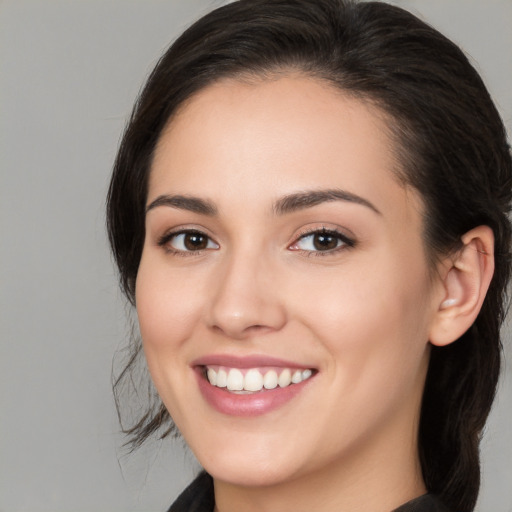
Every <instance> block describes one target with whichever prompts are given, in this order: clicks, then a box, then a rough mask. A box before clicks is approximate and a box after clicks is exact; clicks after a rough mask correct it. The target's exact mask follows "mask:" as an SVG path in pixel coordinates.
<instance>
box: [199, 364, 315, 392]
mask: <svg viewBox="0 0 512 512" xmlns="http://www.w3.org/2000/svg"><path fill="white" fill-rule="evenodd" d="M244 371H245V375H244V373H243V372H242V371H241V370H239V369H238V368H225V367H221V368H218V369H214V368H207V371H206V376H207V378H208V381H209V382H210V384H211V385H212V386H216V387H218V388H227V389H228V390H229V391H233V392H238V391H242V392H243V391H247V392H253V393H254V392H258V391H261V390H262V389H263V388H265V389H275V388H277V386H279V387H280V388H285V387H287V386H289V385H290V384H299V383H301V382H302V381H304V380H307V379H309V378H310V377H311V376H312V375H313V372H312V370H309V369H306V370H291V369H290V368H283V369H282V370H281V373H280V374H279V375H278V373H277V371H276V370H267V371H265V372H264V374H263V373H262V370H259V369H257V368H250V369H248V370H244Z"/></svg>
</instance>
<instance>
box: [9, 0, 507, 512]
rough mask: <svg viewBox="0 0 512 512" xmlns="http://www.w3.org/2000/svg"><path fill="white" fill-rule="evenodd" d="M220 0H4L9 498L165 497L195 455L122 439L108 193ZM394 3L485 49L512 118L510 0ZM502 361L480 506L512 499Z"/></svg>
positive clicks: (120, 336)
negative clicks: (152, 98)
mask: <svg viewBox="0 0 512 512" xmlns="http://www.w3.org/2000/svg"><path fill="white" fill-rule="evenodd" d="M221 3H222V2H221V1H217V2H213V1H208V0H186V1H185V0H183V1H178V0H167V1H163V0H145V1H134V0H88V1H85V0H75V1H71V0H68V1H65V0H39V1H37V0H3V1H0V283H1V286H0V327H1V345H0V351H1V352H0V415H1V416H0V511H3V512H11V511H13V512H14V511H16V512H17V511H31V512H39V511H52V512H64V511H66V512H71V511H111V512H116V511H134V510H145V511H150V510H155V511H159V510H164V509H165V508H166V507H167V506H168V505H169V504H170V502H171V500H172V498H173V497H174V496H176V494H177V493H178V492H179V490H180V489H181V488H182V487H183V486H184V485H185V484H186V482H187V481H188V480H189V479H190V478H191V476H192V474H193V472H194V470H195V463H194V462H193V460H192V458H191V457H190V456H188V455H186V454H185V452H184V451H183V450H182V449H181V447H180V446H179V444H177V445H173V444H172V443H169V442H165V443H160V444H159V443H154V444H152V445H150V446H149V447H147V448H145V449H144V450H142V451H141V452H139V453H137V454H136V455H134V456H131V457H126V456H125V455H123V452H122V450H120V449H119V447H120V444H121V437H120V436H119V434H118V433H117V429H118V426H117V422H116V421H117V420H116V416H115V413H114V406H113V400H112V397H111V390H110V369H111V358H112V355H113V353H114V351H115V350H116V349H117V348H119V347H121V346H122V344H123V342H124V339H125V335H126V332H127V328H126V318H125V307H124V303H123V300H122V298H121V296H120V294H119V292H118V291H117V284H116V281H115V273H114V270H113V266H112V262H111V259H110V256H109V253H108V249H107V245H106V239H105V233H104V218H103V217H104V196H105V191H106V187H107V183H108V179H109V172H110V168H111V165H112V161H113V158H114V155H115V151H116V146H117V143H118V140H119V136H120V133H121V131H122V128H123V126H124V122H125V120H126V117H127V115H128V113H129V111H130V108H131V105H132V103H133V100H134V98H135V96H136V94H137V92H138V90H139V87H140V85H141V84H142V81H143V78H144V77H145V76H146V74H147V73H148V71H149V70H150V69H151V67H152V65H153V64H154V63H155V61H156V59H157V58H158V56H159V55H160V54H161V52H162V50H163V49H164V48H165V47H166V46H167V44H168V42H169V41H171V40H172V39H173V38H174V37H175V36H176V35H177V34H178V33H179V32H180V31H181V30H182V29H183V28H184V27H186V26H187V25H188V24H189V23H190V22H191V21H192V20H194V19H195V18H197V17H198V16H199V15H200V14H202V13H204V12H206V11H208V10H209V9H210V8H211V7H212V6H217V5H220V4H221ZM396 3H398V4H399V5H402V6H404V7H406V8H409V9H411V10H412V11H413V12H415V13H416V14H420V15H421V16H422V17H423V18H424V19H427V20H428V21H429V22H431V23H432V24H433V25H434V26H436V27H437V28H439V29H441V31H443V32H444V33H446V34H447V35H449V36H450V37H452V38H453V39H454V40H455V41H457V42H458V43H460V44H461V45H462V46H463V47H464V48H465V49H466V51H467V52H468V53H469V54H470V55H471V56H472V58H474V60H475V61H476V62H478V68H479V69H480V71H481V72H482V74H483V76H484V79H485V80H486V82H487V84H488V86H489V88H490V90H491V93H492V94H493V96H494V98H495V99H496V101H497V103H498V106H499V108H500V111H501V113H502V116H503V117H504V119H505V121H506V124H507V127H508V129H509V133H510V130H511V118H512V86H511V81H512V80H511V79H512V31H510V27H511V26H512V0H490V1H485V2H484V1H482V0H403V1H397V2H396ZM510 332H511V329H510V326H509V329H508V334H507V353H508V356H507V358H508V366H510V363H511V362H512V355H511V347H510V345H511V343H512V342H511V339H510V338H511V335H510ZM508 370H509V371H508V376H507V377H506V378H505V379H503V380H502V382H501V387H500V393H499V396H498V400H497V404H496V407H495V409H494V411H493V415H492V417H491V420H490V422H489V425H488V428H487V430H486V435H485V439H484V442H483V461H484V468H483V470H484V482H483V490H482V494H481V499H480V505H479V507H478V510H479V511H481V512H486V511H488V512H491V511H492V512H511V511H512V485H511V484H512V435H511V433H510V427H511V425H512V375H511V373H512V371H511V370H510V368H508Z"/></svg>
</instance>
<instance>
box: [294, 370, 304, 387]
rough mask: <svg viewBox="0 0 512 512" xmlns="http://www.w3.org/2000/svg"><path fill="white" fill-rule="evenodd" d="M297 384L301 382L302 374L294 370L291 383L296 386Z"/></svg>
mask: <svg viewBox="0 0 512 512" xmlns="http://www.w3.org/2000/svg"><path fill="white" fill-rule="evenodd" d="M304 371H305V370H304ZM299 382H302V372H301V371H300V370H295V371H294V372H293V375H292V383H293V384H298V383H299Z"/></svg>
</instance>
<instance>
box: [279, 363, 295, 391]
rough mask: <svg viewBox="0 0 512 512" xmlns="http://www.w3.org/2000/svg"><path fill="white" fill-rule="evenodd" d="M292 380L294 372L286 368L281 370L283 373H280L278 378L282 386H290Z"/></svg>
mask: <svg viewBox="0 0 512 512" xmlns="http://www.w3.org/2000/svg"><path fill="white" fill-rule="evenodd" d="M291 381H292V372H290V370H288V368H286V370H283V371H282V372H281V375H279V379H278V380H277V383H278V384H279V387H280V388H285V387H286V386H289V385H290V383H291Z"/></svg>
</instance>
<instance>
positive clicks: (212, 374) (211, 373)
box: [207, 368, 217, 386]
mask: <svg viewBox="0 0 512 512" xmlns="http://www.w3.org/2000/svg"><path fill="white" fill-rule="evenodd" d="M207 373H208V380H209V382H210V384H211V385H212V386H215V385H217V372H216V371H215V370H214V369H213V368H208V372H207Z"/></svg>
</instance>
